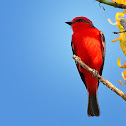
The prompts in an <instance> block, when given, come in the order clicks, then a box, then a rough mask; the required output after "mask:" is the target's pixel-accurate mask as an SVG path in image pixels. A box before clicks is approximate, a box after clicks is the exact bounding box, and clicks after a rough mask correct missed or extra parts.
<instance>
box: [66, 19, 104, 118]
mask: <svg viewBox="0 0 126 126" xmlns="http://www.w3.org/2000/svg"><path fill="white" fill-rule="evenodd" d="M65 23H67V24H69V25H71V27H72V29H73V35H72V42H71V47H72V51H73V54H75V55H77V56H78V57H80V58H81V60H82V61H83V62H84V63H85V64H87V65H88V66H89V67H91V68H92V69H95V70H97V71H98V73H99V74H100V75H102V70H103V65H104V59H105V37H104V34H103V32H101V31H99V30H98V29H97V28H95V27H94V25H93V23H92V21H90V20H89V19H88V18H86V17H76V18H74V19H73V20H72V21H71V22H65ZM76 66H77V69H78V71H79V74H80V77H81V79H82V81H83V82H84V84H85V86H86V88H87V91H88V109H87V114H88V116H99V115H100V110H99V105H98V100H97V89H98V85H99V81H98V79H96V78H95V77H93V76H92V74H91V73H90V72H88V71H87V70H85V69H84V68H82V67H81V66H80V65H79V64H76Z"/></svg>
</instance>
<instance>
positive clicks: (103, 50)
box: [99, 31, 105, 75]
mask: <svg viewBox="0 0 126 126" xmlns="http://www.w3.org/2000/svg"><path fill="white" fill-rule="evenodd" d="M100 35H101V42H102V47H101V48H102V60H103V65H102V66H101V68H100V72H99V74H100V75H102V70H103V66H104V61H105V37H104V34H103V32H102V31H100Z"/></svg>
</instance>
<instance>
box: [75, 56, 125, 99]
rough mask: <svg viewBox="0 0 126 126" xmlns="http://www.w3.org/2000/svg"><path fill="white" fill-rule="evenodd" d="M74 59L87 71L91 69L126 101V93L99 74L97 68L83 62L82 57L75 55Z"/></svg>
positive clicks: (96, 76)
mask: <svg viewBox="0 0 126 126" xmlns="http://www.w3.org/2000/svg"><path fill="white" fill-rule="evenodd" d="M73 59H74V60H75V61H76V62H77V63H78V64H80V65H81V66H82V67H83V68H85V69H86V70H87V71H89V72H90V73H91V74H92V75H93V76H94V77H95V78H97V79H98V80H99V81H101V82H102V83H103V84H104V85H106V86H107V87H108V88H110V89H111V90H112V91H114V92H115V93H116V94H117V95H119V96H121V97H122V98H123V99H124V100H125V101H126V94H124V93H123V92H122V91H121V90H119V89H118V88H116V87H115V86H114V85H113V84H112V83H110V82H109V81H108V80H106V79H104V78H103V77H101V76H100V75H99V73H98V72H96V70H94V69H92V68H90V67H88V66H87V65H86V64H85V63H83V62H82V61H81V59H80V58H79V57H78V56H76V55H73Z"/></svg>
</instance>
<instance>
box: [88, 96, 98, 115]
mask: <svg viewBox="0 0 126 126" xmlns="http://www.w3.org/2000/svg"><path fill="white" fill-rule="evenodd" d="M87 114H88V116H99V115H100V110H99V105H98V100H97V95H96V96H88V109H87Z"/></svg>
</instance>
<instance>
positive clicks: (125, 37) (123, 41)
mask: <svg viewBox="0 0 126 126" xmlns="http://www.w3.org/2000/svg"><path fill="white" fill-rule="evenodd" d="M125 13H126V10H124V12H121V13H119V12H118V13H116V17H115V20H116V22H115V23H112V22H111V20H110V19H108V21H109V23H110V24H112V25H117V28H118V29H119V31H120V32H122V31H125V30H124V28H123V26H122V25H121V24H120V19H123V18H119V17H124V16H125ZM116 41H120V47H121V49H122V51H123V53H124V55H125V56H126V32H122V33H120V36H119V37H118V38H116V39H114V40H112V42H116Z"/></svg>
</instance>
